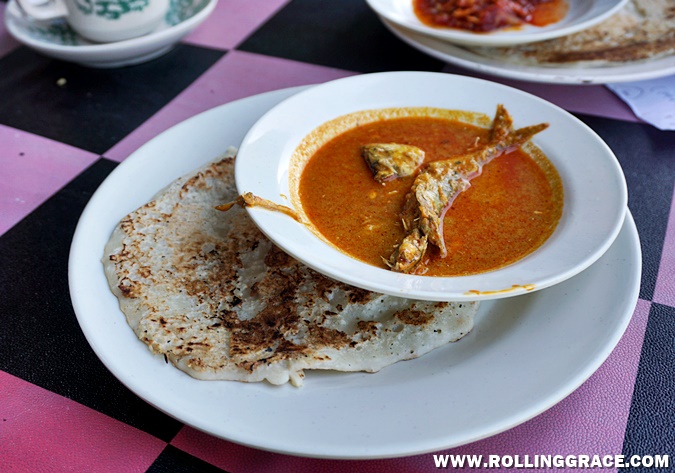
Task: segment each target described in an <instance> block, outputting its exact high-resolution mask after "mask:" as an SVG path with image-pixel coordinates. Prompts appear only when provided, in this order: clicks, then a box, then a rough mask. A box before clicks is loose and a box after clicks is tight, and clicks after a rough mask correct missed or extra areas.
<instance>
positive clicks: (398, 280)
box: [235, 72, 627, 301]
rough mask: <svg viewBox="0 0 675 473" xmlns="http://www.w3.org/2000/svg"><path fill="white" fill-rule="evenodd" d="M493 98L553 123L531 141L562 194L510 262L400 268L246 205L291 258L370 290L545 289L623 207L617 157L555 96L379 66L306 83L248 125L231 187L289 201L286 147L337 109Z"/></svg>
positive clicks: (482, 292) (588, 254)
mask: <svg viewBox="0 0 675 473" xmlns="http://www.w3.org/2000/svg"><path fill="white" fill-rule="evenodd" d="M499 103H502V104H504V105H505V107H506V108H507V110H509V111H510V113H511V114H512V115H513V117H514V121H515V126H516V127H520V126H525V125H532V124H536V123H540V122H548V123H550V127H549V128H548V129H547V130H545V131H544V132H542V133H540V134H538V135H537V136H535V137H534V139H533V142H534V144H535V145H536V146H538V147H539V148H540V149H541V150H542V151H543V152H544V153H545V154H546V155H547V157H548V158H549V160H550V161H551V162H552V163H553V165H554V166H555V167H556V168H557V170H558V172H559V174H560V177H561V179H562V183H563V187H564V193H565V198H564V204H563V205H564V208H563V214H562V217H561V219H560V222H559V224H558V226H557V228H556V230H555V232H554V233H553V235H552V236H551V237H550V238H549V239H548V240H547V241H546V242H545V243H544V244H543V245H542V246H541V247H540V248H539V249H537V250H536V251H534V252H533V253H531V254H530V255H528V256H526V257H525V258H523V259H521V260H519V261H517V262H515V263H513V264H511V265H509V266H506V267H504V268H501V269H497V270H494V271H490V272H486V273H482V274H478V275H471V276H461V277H431V276H418V275H410V274H401V273H397V272H393V271H389V270H387V269H383V268H378V267H375V266H371V265H369V264H366V263H363V262H361V261H359V260H356V259H354V258H352V257H350V256H348V255H347V254H345V253H343V252H341V251H339V250H338V249H336V248H335V247H333V246H332V245H330V244H328V243H326V242H325V241H324V240H322V239H321V238H319V237H318V236H317V235H315V234H314V233H313V232H312V231H310V230H309V229H308V228H307V227H306V226H305V225H303V224H301V223H298V222H296V221H295V220H293V219H292V218H290V217H288V216H287V215H285V214H283V213H280V212H274V211H269V210H265V209H262V208H259V207H250V208H248V211H249V214H250V216H251V217H252V218H253V220H254V221H255V223H256V224H257V225H258V227H259V228H260V229H261V230H262V231H263V232H264V233H265V234H266V235H267V236H268V237H269V238H270V239H272V240H273V241H274V242H275V243H276V244H277V245H278V246H279V247H280V248H282V249H283V250H284V251H286V252H287V253H289V254H290V255H292V256H293V257H295V258H296V259H298V260H300V261H302V262H303V263H305V264H306V265H308V266H310V267H311V268H313V269H315V270H317V271H319V272H321V273H323V274H325V275H327V276H329V277H332V278H334V279H338V280H340V281H343V282H345V283H348V284H352V285H354V286H358V287H361V288H364V289H368V290H371V291H376V292H380V293H385V294H390V295H395V296H400V297H410V298H417V299H423V300H438V301H444V300H480V299H497V298H503V297H510V296H515V295H519V294H523V293H525V292H530V291H533V290H539V289H543V288H545V287H549V286H551V285H553V284H557V283H559V282H561V281H564V280H566V279H568V278H570V277H572V276H574V275H575V274H577V273H579V272H580V271H582V270H583V269H585V268H587V267H588V266H590V265H591V264H592V263H593V262H594V261H596V260H597V259H598V258H599V257H600V256H601V255H602V254H603V253H604V252H605V251H606V250H607V248H609V246H610V245H611V243H612V242H613V241H614V239H615V237H616V235H617V234H618V232H619V230H620V228H621V225H622V223H623V219H624V216H625V209H626V205H627V190H626V182H625V178H624V176H623V173H622V170H621V167H620V165H619V163H618V161H617V160H616V157H615V156H614V154H613V153H612V151H611V150H610V149H609V147H608V146H607V145H606V144H605V143H604V142H603V141H602V140H601V139H600V138H599V137H598V136H597V135H596V134H595V133H594V132H593V131H592V130H591V129H590V128H588V127H587V126H586V125H584V124H583V123H582V122H581V121H579V120H578V119H576V118H575V117H574V116H572V115H570V114H569V113H567V112H565V111H564V110H562V109H560V108H558V107H556V106H555V105H553V104H551V103H549V102H547V101H545V100H542V99H540V98H538V97H535V96H533V95H530V94H527V93H525V92H522V91H519V90H516V89H513V88H510V87H506V86H503V85H500V84H495V83H491V82H488V81H484V80H479V79H473V78H468V77H462V76H454V75H449V74H441V73H427V72H386V73H378V74H368V75H361V76H355V77H349V78H345V79H340V80H336V81H333V82H328V83H326V84H323V85H320V86H317V87H314V88H311V89H309V90H306V91H303V92H301V93H299V94H297V95H295V96H293V97H291V98H289V99H287V100H285V101H283V102H281V103H280V104H279V105H277V106H276V107H274V108H272V109H271V110H270V111H269V112H267V113H266V114H265V115H263V116H262V117H261V118H260V120H258V121H257V122H256V124H255V125H254V126H253V127H252V128H251V129H250V130H249V132H248V133H247V135H246V137H245V138H244V140H243V142H242V144H241V147H240V150H239V155H238V158H237V163H236V168H235V179H236V183H237V189H238V191H239V192H240V193H245V192H252V193H253V194H255V195H258V196H260V197H262V198H264V199H268V200H270V201H272V202H275V203H278V204H280V205H286V206H292V204H291V202H290V200H289V197H288V196H290V195H291V194H292V192H291V188H290V185H291V184H290V183H289V166H290V161H291V155H292V154H293V152H294V150H295V149H296V147H297V146H298V144H299V143H300V142H301V141H302V139H303V138H304V137H305V136H306V135H308V134H309V133H310V132H311V131H312V130H313V129H315V128H316V127H318V126H319V125H321V124H323V123H325V122H327V121H329V120H331V119H334V118H336V117H338V116H341V115H344V114H348V113H351V112H355V111H359V110H367V109H379V108H387V107H414V106H421V107H437V108H446V109H456V110H469V111H474V112H480V113H485V114H488V115H492V114H493V113H494V110H495V109H496V106H497V104H499Z"/></svg>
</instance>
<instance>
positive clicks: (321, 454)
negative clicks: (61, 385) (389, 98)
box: [68, 87, 642, 459]
mask: <svg viewBox="0 0 675 473" xmlns="http://www.w3.org/2000/svg"><path fill="white" fill-rule="evenodd" d="M302 89H303V87H296V88H292V89H281V90H278V91H272V92H268V93H265V94H260V95H257V96H251V97H247V98H244V99H240V100H237V101H234V102H230V103H227V104H224V105H220V106H218V107H214V108H213V109H210V110H208V111H205V112H202V113H200V114H198V115H196V116H194V117H192V118H190V119H188V120H185V121H183V122H181V123H179V124H177V125H174V126H173V127H171V128H169V129H168V130H166V131H165V132H163V133H162V134H160V135H158V136H157V137H155V138H153V139H152V140H150V141H149V142H148V143H146V144H145V145H144V146H142V147H141V148H139V149H138V150H137V151H136V152H134V153H132V155H131V156H130V157H129V158H127V160H125V161H123V162H122V163H120V165H119V166H118V167H117V168H116V169H115V170H113V171H112V172H111V174H110V175H109V176H108V177H107V178H106V180H104V183H105V182H106V181H108V183H109V185H112V184H114V182H113V181H114V179H111V176H113V175H114V176H118V175H119V176H122V175H124V172H126V168H127V167H129V168H130V169H131V168H132V167H133V166H134V165H135V164H136V162H140V160H141V159H143V152H144V151H143V150H144V149H149V147H150V146H151V145H152V144H153V143H157V142H159V141H162V140H166V139H167V137H169V136H170V135H172V134H174V133H176V130H177V128H178V127H181V126H186V124H187V122H190V123H191V124H196V123H199V122H200V121H202V120H208V119H211V118H213V117H216V116H219V115H220V114H221V113H224V112H223V111H224V110H226V109H229V108H230V107H232V105H233V104H235V103H236V104H239V105H241V106H244V105H245V104H247V103H251V99H256V100H261V101H265V100H267V99H269V100H270V101H274V100H277V99H278V98H279V94H292V93H295V92H297V91H300V90H302ZM266 105H269V104H266ZM232 144H236V143H232ZM208 158H213V157H212V156H209V157H208ZM125 163H129V164H126V166H125ZM198 165H199V163H197V162H195V163H192V168H195V167H197V166H198ZM100 189H101V187H100V186H99V188H98V189H97V190H96V191H95V193H94V195H93V196H92V198H91V199H90V201H89V202H88V203H87V205H86V207H85V211H84V212H83V213H82V215H81V217H80V219H79V221H78V224H77V227H76V230H75V234H74V236H73V242H72V244H71V250H70V254H69V259H68V284H69V289H70V293H71V299H72V304H73V308H74V310H75V315H76V317H77V320H78V323H79V325H80V327H81V329H82V330H83V332H84V335H85V337H86V339H87V341H88V343H89V344H90V346H91V347H92V349H93V351H94V352H95V354H96V355H97V357H98V358H99V359H100V360H101V361H102V362H103V364H104V365H105V366H106V368H107V369H108V370H109V371H110V372H111V373H112V374H113V375H114V376H115V377H116V378H117V379H118V380H119V381H120V382H121V383H122V384H124V385H125V386H126V387H127V388H129V389H130V390H131V391H132V392H133V393H134V394H135V395H137V396H139V397H140V398H142V399H143V400H144V401H145V402H148V403H149V404H150V405H152V406H154V407H156V408H157V409H159V410H161V411H162V412H164V413H166V414H167V415H170V416H171V417H174V418H176V419H178V420H179V421H180V422H183V423H184V424H185V425H189V426H192V427H194V428H196V429H198V430H201V431H204V432H206V433H208V434H210V435H213V436H215V437H219V438H222V439H226V440H228V441H232V442H235V443H238V444H241V445H245V446H249V447H253V448H257V449H263V450H266V451H271V452H276V453H283V454H294V455H301V456H305V457H313V458H334V459H376V458H394V457H401V456H409V455H415V454H422V453H428V452H431V451H437V450H440V449H444V448H451V447H456V446H459V445H464V444H466V443H470V442H474V441H477V440H480V439H482V438H486V437H489V436H492V435H496V434H498V433H500V432H502V431H504V430H507V429H509V428H512V427H514V426H516V425H519V424H520V423H522V422H525V421H527V420H529V419H531V418H532V417H534V416H536V415H538V414H539V413H541V412H543V411H545V410H547V409H548V408H550V407H552V406H553V405H554V404H556V403H557V402H559V401H560V400H561V399H563V398H565V397H567V396H568V395H569V394H570V393H572V392H573V391H574V390H575V389H576V388H577V387H578V386H579V385H581V384H582V383H583V382H584V381H585V380H586V379H588V377H590V376H591V375H592V374H593V373H594V372H595V371H596V370H597V368H598V367H599V366H600V365H601V364H602V363H603V362H604V360H605V359H606V358H607V356H609V354H610V353H611V352H612V350H613V349H614V347H615V346H616V344H617V343H618V341H619V340H620V338H621V336H622V335H623V333H624V331H625V329H626V327H627V326H628V323H629V322H630V319H631V317H632V313H633V311H634V308H635V304H636V303H637V299H638V295H639V287H640V280H641V279H640V274H641V270H640V269H641V264H642V262H641V254H640V245H639V236H638V233H637V228H636V226H635V222H634V220H633V218H632V215H631V214H630V211H629V210H628V209H626V213H627V218H626V219H625V221H624V224H623V227H625V228H627V231H629V235H628V238H629V241H628V243H629V244H630V247H629V250H630V251H628V252H627V257H626V258H625V259H626V262H624V263H622V264H629V263H628V260H630V264H631V266H632V265H633V264H634V265H635V271H634V272H632V273H629V274H627V277H626V278H625V279H623V280H622V282H623V283H624V284H625V285H629V286H631V287H630V288H629V291H627V292H628V293H629V294H628V295H627V298H626V303H625V305H624V306H623V310H622V313H621V314H617V316H616V317H614V318H613V320H614V322H615V328H614V330H613V331H612V332H611V336H610V337H608V338H607V339H605V340H604V343H602V344H601V345H602V350H600V352H599V353H597V354H596V355H595V356H594V357H593V359H592V360H591V361H590V362H589V363H588V364H587V365H586V366H585V369H583V370H581V371H579V372H576V375H575V378H574V381H575V382H574V383H567V384H564V383H563V384H564V385H563V386H562V387H560V388H559V389H558V390H557V395H556V396H554V397H553V398H547V399H544V400H540V402H539V404H538V406H537V409H534V410H530V411H529V412H527V416H526V417H522V416H521V417H518V416H515V418H514V416H509V421H508V422H502V423H501V424H500V425H499V428H498V429H497V430H494V429H493V430H491V431H489V432H482V434H481V435H475V436H473V437H471V438H466V439H464V440H463V441H462V442H459V443H453V444H451V445H448V444H447V443H446V442H447V439H446V438H443V439H438V440H437V443H435V444H433V445H431V444H429V445H424V446H421V445H418V446H416V447H415V448H414V449H412V450H410V449H409V450H407V451H400V450H392V449H384V450H383V449H381V448H380V449H379V450H376V451H368V450H367V449H365V450H364V449H363V448H362V449H361V450H359V451H358V452H357V453H354V452H353V451H344V450H343V451H335V450H331V448H326V447H325V446H324V448H323V449H316V448H314V449H308V448H307V447H306V446H305V448H299V447H298V446H297V445H296V448H289V447H288V445H286V447H284V446H283V445H281V444H279V443H278V441H277V443H276V444H274V445H272V444H267V445H266V444H265V443H264V442H261V441H260V439H259V438H257V437H255V436H253V437H251V436H248V437H247V436H245V435H244V436H241V435H240V436H236V435H225V434H224V433H223V432H222V431H221V432H214V431H213V430H212V429H209V428H205V426H204V424H203V422H201V423H200V422H199V421H196V420H195V418H194V416H190V415H188V414H187V413H185V412H178V413H176V409H175V406H166V405H165V403H163V402H162V399H164V398H163V397H162V396H161V395H160V396H159V400H158V398H157V393H156V391H160V392H161V391H163V390H164V387H161V386H160V387H159V388H148V387H147V386H143V385H142V380H139V379H138V377H135V376H134V373H131V374H130V373H125V372H120V371H119V369H120V366H119V363H117V362H116V360H115V355H116V354H111V353H109V352H108V351H105V348H104V347H102V346H101V345H100V344H99V343H98V340H97V338H96V337H98V336H100V335H97V334H96V333H95V331H93V330H92V326H91V324H92V323H95V322H96V321H97V320H98V319H97V317H96V315H94V316H93V317H92V314H88V313H86V312H83V311H84V310H85V307H83V306H82V301H81V300H80V299H79V298H80V294H81V291H89V290H90V289H91V288H90V285H89V284H90V281H87V280H84V281H83V280H82V277H83V276H84V275H82V274H81V273H78V271H77V269H79V268H80V267H79V266H78V265H80V264H83V263H84V264H90V265H92V267H94V266H96V267H97V268H98V271H100V273H101V278H103V280H105V276H104V275H103V267H102V265H101V264H100V261H99V260H98V259H97V260H96V261H82V257H83V255H82V254H81V252H82V249H81V248H80V249H78V246H77V245H78V242H79V241H80V240H83V239H85V238H86V237H87V234H86V231H87V230H88V229H89V228H88V227H89V226H90V225H91V223H90V222H89V221H88V219H89V218H90V217H89V216H90V215H93V214H94V213H95V211H96V209H95V206H96V202H97V200H95V199H94V197H95V196H96V195H97V194H98V198H102V197H101V196H102V193H101V191H100ZM623 227H622V228H623ZM110 230H112V228H110ZM615 244H616V243H615ZM99 253H100V256H102V255H103V247H102V246H101V248H99ZM104 289H105V290H106V291H107V292H108V293H109V294H108V296H109V297H113V298H114V296H112V293H111V292H110V291H109V289H108V287H107V285H106V287H105V288H104ZM115 312H116V313H117V314H118V315H119V317H120V320H119V321H116V322H115V324H119V325H120V326H122V329H121V330H125V329H126V330H127V332H125V333H127V334H128V335H127V336H126V337H127V339H128V341H129V343H132V344H135V345H141V344H142V342H140V341H139V340H138V339H137V338H136V336H135V334H133V332H132V331H131V329H130V328H129V327H128V326H127V325H126V320H125V319H124V315H123V314H122V312H121V311H120V310H119V307H116V310H115ZM105 335H106V336H107V335H108V334H107V333H106V334H105ZM142 348H143V349H144V350H141V349H140V348H139V353H141V352H142V353H145V354H146V355H143V356H147V357H148V358H147V361H148V362H149V363H151V364H158V365H163V364H164V363H163V361H161V362H160V360H158V359H155V358H152V355H151V354H150V353H149V351H147V350H145V347H144V346H143V347H142ZM145 361H146V359H144V360H143V362H145ZM170 369H171V370H175V371H177V369H175V368H173V367H170ZM175 371H171V373H172V374H175ZM177 376H180V375H177ZM366 376H370V375H366ZM183 378H185V379H186V380H187V381H186V382H191V381H190V380H191V378H189V377H187V375H185V376H184V377H182V378H181V379H183ZM139 383H141V385H140V386H139ZM200 383H210V382H204V381H200ZM222 383H232V382H228V381H225V382H222ZM234 386H236V387H237V388H240V387H241V389H243V388H244V386H241V383H240V384H237V383H235V384H234ZM153 389H154V391H153ZM272 389H277V387H272ZM292 389H296V388H292ZM279 392H281V391H279ZM230 433H231V432H230ZM285 440H291V441H292V439H285ZM404 443H405V444H406V445H409V444H408V442H404Z"/></svg>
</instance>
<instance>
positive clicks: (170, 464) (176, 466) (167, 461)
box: [147, 445, 225, 473]
mask: <svg viewBox="0 0 675 473" xmlns="http://www.w3.org/2000/svg"><path fill="white" fill-rule="evenodd" d="M224 471H225V470H221V469H220V468H218V467H216V466H213V465H211V464H210V463H207V462H205V461H203V460H200V459H199V458H197V457H194V456H192V455H190V454H189V453H186V452H184V451H182V450H180V449H178V448H176V447H174V446H172V445H168V446H167V447H166V448H165V449H164V451H163V452H162V453H161V455H160V456H159V457H158V458H157V459H156V460H155V461H154V462H153V464H152V465H151V466H150V468H148V471H147V473H191V472H194V473H223V472H224Z"/></svg>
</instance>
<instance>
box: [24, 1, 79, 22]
mask: <svg viewBox="0 0 675 473" xmlns="http://www.w3.org/2000/svg"><path fill="white" fill-rule="evenodd" d="M16 3H17V5H18V6H19V8H20V9H21V11H22V13H23V14H24V15H25V16H28V17H29V18H31V19H33V20H38V21H45V20H53V19H55V18H62V17H65V16H67V15H68V10H67V9H66V4H65V3H64V2H63V0H41V1H40V0H38V1H34V0H16Z"/></svg>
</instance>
